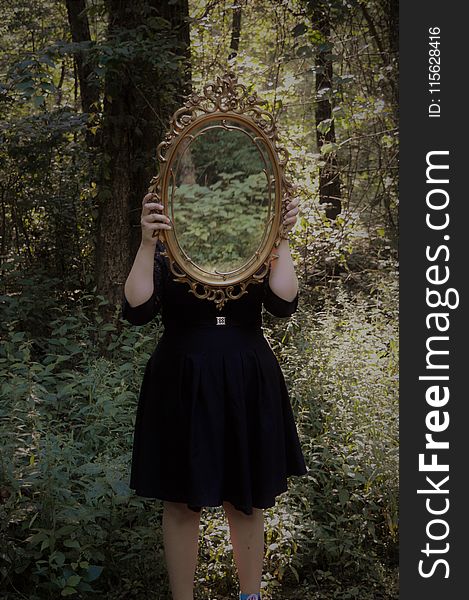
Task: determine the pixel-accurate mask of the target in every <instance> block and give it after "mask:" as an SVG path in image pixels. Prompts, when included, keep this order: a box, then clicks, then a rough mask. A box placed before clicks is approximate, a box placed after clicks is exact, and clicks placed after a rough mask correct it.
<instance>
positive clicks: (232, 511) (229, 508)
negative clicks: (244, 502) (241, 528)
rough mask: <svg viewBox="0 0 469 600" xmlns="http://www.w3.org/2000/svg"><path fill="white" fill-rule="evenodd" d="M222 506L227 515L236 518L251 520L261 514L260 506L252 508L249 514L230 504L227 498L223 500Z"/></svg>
mask: <svg viewBox="0 0 469 600" xmlns="http://www.w3.org/2000/svg"><path fill="white" fill-rule="evenodd" d="M223 508H224V510H225V513H226V515H227V516H229V517H231V516H233V517H235V518H238V519H244V520H247V521H249V520H251V521H252V520H253V519H255V518H256V517H260V516H262V514H263V512H264V511H263V509H262V508H254V507H253V509H252V514H251V515H247V514H246V513H245V512H243V511H242V510H239V509H237V508H236V507H235V506H234V505H233V504H231V502H228V501H227V500H224V501H223Z"/></svg>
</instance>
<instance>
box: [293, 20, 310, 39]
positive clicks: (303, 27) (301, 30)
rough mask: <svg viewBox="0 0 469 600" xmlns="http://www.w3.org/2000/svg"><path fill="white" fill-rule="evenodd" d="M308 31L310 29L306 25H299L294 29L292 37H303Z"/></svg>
mask: <svg viewBox="0 0 469 600" xmlns="http://www.w3.org/2000/svg"><path fill="white" fill-rule="evenodd" d="M307 31H308V28H307V27H306V25H305V24H304V23H298V25H295V27H293V29H292V35H293V37H299V36H300V35H303V33H306V32H307Z"/></svg>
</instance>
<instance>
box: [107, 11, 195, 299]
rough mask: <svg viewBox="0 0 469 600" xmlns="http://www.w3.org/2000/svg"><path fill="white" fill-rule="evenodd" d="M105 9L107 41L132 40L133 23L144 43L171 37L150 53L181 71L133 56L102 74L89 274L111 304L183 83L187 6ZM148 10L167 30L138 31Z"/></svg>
mask: <svg viewBox="0 0 469 600" xmlns="http://www.w3.org/2000/svg"><path fill="white" fill-rule="evenodd" d="M107 6H108V11H109V32H108V37H109V40H110V43H111V44H112V43H113V40H115V38H116V36H117V35H119V36H121V38H122V39H124V40H128V39H131V40H132V43H133V44H135V42H136V40H138V39H139V37H136V36H135V35H134V34H135V29H136V28H139V36H142V35H153V36H154V37H153V38H151V43H155V44H157V43H158V40H159V39H162V37H161V36H169V37H171V40H173V39H174V46H173V45H172V42H171V45H170V46H171V47H170V49H169V51H168V50H167V49H166V46H163V48H158V47H156V48H155V52H160V53H161V52H167V53H168V56H167V60H168V63H169V62H173V63H174V60H175V59H174V56H172V55H171V53H174V54H176V55H178V56H180V57H181V56H182V57H183V58H184V61H183V68H182V69H181V70H180V71H173V70H170V69H169V68H168V69H167V70H165V69H164V68H163V67H160V65H161V63H157V66H155V64H153V63H152V62H151V61H150V60H147V61H146V60H145V58H142V55H138V56H136V57H131V58H130V59H126V60H123V59H122V60H121V61H120V62H119V64H118V65H117V66H116V65H115V64H114V66H113V68H112V69H109V70H108V71H107V73H106V76H105V93H104V120H103V136H104V138H103V165H102V176H101V181H100V186H99V195H98V199H99V205H98V217H97V224H96V225H97V240H96V260H95V273H96V286H97V293H98V294H101V295H103V296H104V297H106V298H107V299H108V300H109V301H110V302H111V303H120V301H121V298H122V291H123V285H124V282H125V279H126V277H127V275H128V273H129V271H130V268H131V265H132V262H133V259H134V256H135V253H136V252H137V248H138V245H139V244H140V240H141V229H140V215H141V211H142V199H143V196H144V195H145V194H146V193H147V190H148V186H149V183H150V180H151V178H152V177H153V176H154V175H155V174H156V170H157V161H156V147H157V145H158V143H159V142H160V141H161V140H162V139H163V136H164V134H165V131H166V129H167V125H169V119H170V116H171V115H172V114H173V112H174V110H175V109H176V108H178V107H179V105H180V104H181V102H182V99H183V95H184V93H185V91H187V89H188V88H189V87H190V79H189V80H188V74H190V68H189V66H188V65H187V57H188V56H189V54H188V48H186V45H187V42H188V39H189V36H188V24H187V21H185V18H186V17H187V10H188V6H187V0H179V1H178V2H176V3H173V4H169V1H168V0H165V1H162V0H135V1H133V2H126V1H125V0H108V1H107ZM155 14H156V15H157V16H159V17H163V18H164V19H166V20H167V21H168V28H167V29H165V30H162V31H161V30H159V31H158V32H157V33H156V34H155V32H153V33H149V31H148V28H145V27H143V28H142V25H145V24H146V19H147V18H148V17H149V16H154V15H155ZM145 32H146V33H145ZM174 32H175V33H176V35H174ZM140 39H141V37H140ZM143 56H144V57H145V55H143ZM175 73H176V74H175Z"/></svg>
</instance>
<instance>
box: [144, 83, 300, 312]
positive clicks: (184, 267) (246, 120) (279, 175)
mask: <svg viewBox="0 0 469 600" xmlns="http://www.w3.org/2000/svg"><path fill="white" fill-rule="evenodd" d="M265 103H266V101H264V100H260V99H259V98H258V97H257V94H256V93H255V92H248V91H247V90H246V87H245V86H244V85H242V84H240V83H238V82H237V78H236V76H235V74H234V73H233V72H227V73H225V74H224V75H223V77H217V78H216V81H215V82H211V83H208V84H207V85H205V86H204V88H203V94H202V95H200V94H198V93H195V92H193V93H192V94H190V95H189V96H188V98H187V100H186V101H185V103H184V105H183V106H182V107H181V108H179V109H178V110H177V111H176V112H175V113H174V115H173V116H172V118H171V121H170V129H169V131H168V132H167V134H166V136H165V138H164V140H163V141H162V142H161V143H160V144H159V145H158V147H157V157H158V161H159V164H160V170H159V174H158V175H156V176H155V177H153V178H152V180H151V182H150V186H149V188H148V191H149V192H151V193H154V194H156V196H157V202H159V203H160V204H162V205H163V214H165V215H167V216H168V217H170V219H171V222H174V215H173V214H170V213H171V209H172V204H171V209H170V200H169V194H168V188H169V185H170V179H171V176H172V165H173V163H174V158H175V157H177V150H178V148H179V147H180V144H181V142H183V140H184V139H187V137H188V136H190V135H191V132H192V131H194V130H195V129H196V128H197V127H199V126H200V125H201V124H208V123H209V122H210V121H211V120H217V121H220V119H221V120H224V119H226V120H229V121H234V122H236V123H237V124H241V125H242V126H244V127H247V128H249V129H251V130H252V131H253V132H254V133H255V135H256V136H258V137H259V138H261V140H262V141H263V142H264V147H265V148H266V149H267V152H268V154H269V158H270V160H271V165H272V170H273V179H274V181H273V182H272V184H273V188H274V190H275V200H274V206H273V210H270V212H269V219H268V221H267V222H266V228H265V230H264V235H263V238H262V241H261V243H260V244H259V247H258V248H257V250H256V251H255V252H254V254H253V256H252V257H251V258H249V259H248V260H247V261H246V262H245V263H244V264H243V265H242V266H241V267H240V268H237V269H235V270H233V271H229V272H220V271H217V270H215V271H214V272H209V271H204V269H202V268H201V267H200V266H198V265H197V264H196V263H195V262H194V261H193V260H192V258H191V257H190V256H188V255H187V254H186V253H185V252H184V250H183V249H182V248H181V246H180V245H179V243H178V239H177V236H176V234H175V231H174V227H173V228H172V229H159V230H158V231H155V232H154V234H153V236H154V237H155V236H156V235H158V236H159V239H160V240H161V241H162V242H163V243H164V245H165V251H164V252H163V254H164V255H165V256H167V257H168V259H169V263H170V267H171V271H172V273H173V275H174V280H175V281H178V282H181V283H184V282H187V283H188V284H189V286H190V289H189V290H188V291H189V292H192V293H193V294H194V295H195V296H197V298H201V299H208V300H213V301H214V302H215V303H216V306H217V308H218V309H221V308H222V307H223V306H224V304H225V303H226V302H227V301H228V300H236V299H238V298H240V297H241V296H242V295H243V294H245V293H247V289H246V288H247V286H248V285H249V284H251V283H261V282H262V280H263V279H264V277H265V276H266V274H267V272H268V269H269V264H270V259H271V257H270V255H271V252H272V249H273V248H276V247H277V246H278V245H279V243H280V241H281V239H282V237H284V236H285V231H284V227H283V216H284V214H285V212H286V206H287V204H288V202H289V201H290V199H291V197H292V191H293V186H292V184H291V183H290V182H288V180H287V179H286V177H285V167H286V164H287V161H288V152H287V151H286V150H285V149H284V148H283V147H281V146H279V144H278V133H277V128H276V125H275V121H274V118H273V116H272V115H271V114H270V113H269V112H267V111H266V110H263V109H262V108H260V107H261V106H262V105H264V104H265ZM222 122H223V121H222ZM189 139H190V138H189ZM269 185H270V182H269ZM152 212H156V211H152ZM267 228H269V230H268V233H267Z"/></svg>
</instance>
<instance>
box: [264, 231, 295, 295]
mask: <svg viewBox="0 0 469 600" xmlns="http://www.w3.org/2000/svg"><path fill="white" fill-rule="evenodd" d="M272 254H274V255H275V254H276V255H278V258H274V260H272V262H271V266H270V276H269V286H270V289H271V290H272V291H273V292H274V294H276V295H277V296H279V297H280V298H282V299H283V300H287V301H288V302H291V301H292V300H294V299H295V297H296V295H297V293H298V278H297V276H296V273H295V265H294V264H293V260H292V257H291V254H290V246H289V245H288V240H283V239H282V240H281V242H280V244H279V245H278V247H277V248H275V249H274V251H273V253H272Z"/></svg>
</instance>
